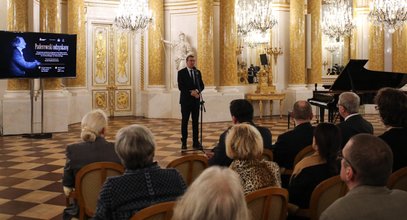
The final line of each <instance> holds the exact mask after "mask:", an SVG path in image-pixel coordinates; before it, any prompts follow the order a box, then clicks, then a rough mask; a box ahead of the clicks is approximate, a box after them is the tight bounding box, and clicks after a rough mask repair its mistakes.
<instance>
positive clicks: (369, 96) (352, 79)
mask: <svg viewBox="0 0 407 220" xmlns="http://www.w3.org/2000/svg"><path fill="white" fill-rule="evenodd" d="M367 61H368V60H353V59H351V60H350V61H349V63H348V64H347V65H346V67H345V68H344V69H343V70H342V72H341V73H340V74H339V75H338V77H337V78H336V80H335V81H334V83H333V84H332V86H331V87H330V89H329V90H328V91H314V92H313V97H312V98H310V99H308V102H309V103H310V104H311V105H315V106H317V107H319V110H320V111H319V121H320V122H324V114H325V109H327V110H328V121H329V122H333V121H334V118H335V114H336V113H337V111H338V108H337V106H336V104H337V103H338V98H339V94H341V93H342V92H345V91H352V92H355V93H356V94H358V95H359V97H360V104H361V105H363V104H372V103H373V98H374V96H375V95H376V93H377V91H378V90H379V89H381V88H383V87H392V88H401V87H403V86H404V85H405V84H406V83H407V73H406V74H405V73H395V72H383V71H373V70H368V69H365V68H364V65H365V64H366V63H367Z"/></svg>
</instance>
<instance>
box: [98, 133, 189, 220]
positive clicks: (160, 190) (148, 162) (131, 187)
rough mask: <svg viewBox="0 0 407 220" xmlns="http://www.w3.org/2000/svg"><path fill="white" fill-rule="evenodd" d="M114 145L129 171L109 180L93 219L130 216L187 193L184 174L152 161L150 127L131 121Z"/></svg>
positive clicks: (101, 194)
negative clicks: (134, 123) (163, 167)
mask: <svg viewBox="0 0 407 220" xmlns="http://www.w3.org/2000/svg"><path fill="white" fill-rule="evenodd" d="M115 149H116V152H117V154H118V155H119V157H120V159H121V161H122V163H123V164H124V166H125V168H126V171H125V173H124V174H123V175H122V176H115V177H109V178H108V179H107V180H106V182H105V183H104V185H103V187H102V190H101V191H100V194H99V199H98V203H97V207H96V213H95V216H94V219H129V218H130V217H131V216H132V215H133V214H134V213H136V212H137V211H139V210H141V209H143V208H145V207H148V206H150V205H153V204H155V203H160V202H166V201H172V200H176V199H177V197H178V196H181V195H182V194H183V193H184V191H185V189H186V184H185V182H184V180H183V178H182V176H181V174H179V172H178V171H177V170H175V169H162V168H160V167H159V166H158V164H157V163H156V162H153V158H154V151H155V141H154V137H153V134H152V133H151V131H150V130H149V129H148V128H146V127H144V126H141V125H130V126H128V127H125V128H122V129H120V130H119V131H118V132H117V134H116V143H115Z"/></svg>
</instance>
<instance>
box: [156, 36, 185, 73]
mask: <svg viewBox="0 0 407 220" xmlns="http://www.w3.org/2000/svg"><path fill="white" fill-rule="evenodd" d="M178 38H179V39H178V41H173V42H171V41H167V40H164V39H162V41H163V42H164V43H166V44H169V45H171V48H175V59H174V61H175V68H176V69H177V71H178V70H180V69H183V68H185V67H186V66H187V65H186V60H185V59H186V58H187V56H188V55H190V54H192V49H191V45H190V44H189V43H188V41H186V39H185V34H184V33H182V32H180V33H179V35H178Z"/></svg>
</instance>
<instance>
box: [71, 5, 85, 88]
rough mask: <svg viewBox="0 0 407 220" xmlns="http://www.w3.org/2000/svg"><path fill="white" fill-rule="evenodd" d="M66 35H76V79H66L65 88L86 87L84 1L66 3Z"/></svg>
mask: <svg viewBox="0 0 407 220" xmlns="http://www.w3.org/2000/svg"><path fill="white" fill-rule="evenodd" d="M68 33H69V34H76V39H77V43H76V78H75V79H68V80H67V86H70V87H85V86H86V31H85V3H84V0H69V1H68Z"/></svg>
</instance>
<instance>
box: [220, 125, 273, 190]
mask: <svg viewBox="0 0 407 220" xmlns="http://www.w3.org/2000/svg"><path fill="white" fill-rule="evenodd" d="M262 154H263V139H262V137H261V135H260V132H259V131H258V130H257V129H256V127H254V126H252V125H250V124H246V123H243V124H237V125H234V126H233V127H232V128H231V129H230V130H229V132H228V134H227V135H226V155H227V156H228V157H229V158H232V159H233V162H232V164H230V168H231V169H232V170H234V171H236V172H237V173H238V174H239V176H240V180H241V182H242V186H243V191H244V193H245V194H248V193H251V192H254V191H256V190H258V189H262V188H265V187H269V186H274V187H281V177H280V168H279V167H278V165H277V164H276V163H274V162H272V161H266V160H263V159H262Z"/></svg>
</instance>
